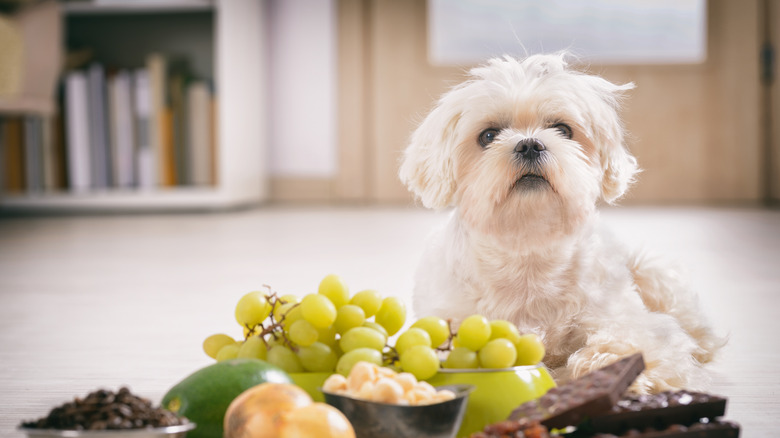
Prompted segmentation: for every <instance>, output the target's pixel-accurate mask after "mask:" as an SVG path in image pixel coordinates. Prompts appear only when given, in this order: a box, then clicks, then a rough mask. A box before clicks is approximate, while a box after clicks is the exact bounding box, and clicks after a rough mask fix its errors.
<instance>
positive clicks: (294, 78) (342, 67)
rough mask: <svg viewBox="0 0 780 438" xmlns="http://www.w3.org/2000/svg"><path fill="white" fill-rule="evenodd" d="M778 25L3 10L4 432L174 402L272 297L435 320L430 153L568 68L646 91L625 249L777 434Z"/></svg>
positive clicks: (613, 10)
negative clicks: (441, 137)
mask: <svg viewBox="0 0 780 438" xmlns="http://www.w3.org/2000/svg"><path fill="white" fill-rule="evenodd" d="M779 26H780V0H740V1H732V0H710V1H705V0H588V1H581V0H545V1H541V0H540V1H531V0H81V1H55V0H0V370H3V372H2V373H0V394H3V397H0V436H4V437H5V436H21V435H22V434H21V433H20V432H17V433H16V434H14V429H15V427H16V426H17V425H18V424H19V422H20V421H21V420H22V419H32V418H37V417H40V416H42V415H45V413H46V412H48V409H50V408H51V407H53V406H55V405H58V404H61V403H62V402H64V401H66V400H69V399H72V397H73V396H74V395H84V394H87V393H88V392H89V391H91V390H94V389H95V388H96V387H99V386H105V387H109V388H118V387H119V386H120V385H125V384H126V385H130V386H131V387H132V389H133V390H134V391H137V392H138V393H139V394H143V395H146V396H148V397H150V398H152V399H154V400H159V397H160V396H162V394H164V393H165V391H166V390H167V389H168V388H170V386H171V385H172V384H173V383H174V382H177V381H178V380H180V379H181V378H182V377H184V376H186V375H187V374H189V373H191V372H193V371H194V370H195V369H197V368H199V367H201V366H205V365H207V364H209V363H211V359H210V358H208V357H207V356H206V355H205V354H204V353H203V351H202V349H201V343H202V341H203V339H205V338H206V337H207V336H208V335H211V334H213V333H219V332H223V331H224V332H225V333H228V334H230V335H231V336H236V337H237V338H238V337H240V336H242V331H241V328H240V327H239V326H238V325H237V324H236V323H235V321H234V318H233V313H234V309H235V303H236V301H237V300H238V299H239V298H240V296H242V295H243V294H244V293H246V292H248V291H250V290H257V289H260V288H261V287H262V285H264V284H268V285H270V286H273V288H274V289H276V290H277V291H279V292H280V293H281V294H287V293H292V294H295V295H297V296H299V297H300V296H303V295H304V294H306V293H309V292H312V291H316V287H317V284H318V282H319V280H320V279H321V278H323V277H324V276H325V275H327V274H329V273H336V274H339V275H341V276H342V277H343V278H344V279H345V281H346V282H347V284H349V285H350V288H351V290H352V292H357V291H359V290H362V289H365V288H372V289H376V290H377V291H379V292H380V293H381V294H382V295H383V296H397V297H400V298H402V299H404V300H405V301H406V302H408V303H411V294H412V290H413V287H414V286H413V284H414V281H413V278H414V272H415V270H416V267H417V262H418V260H419V256H420V254H421V253H422V251H423V249H424V246H425V236H426V235H428V233H429V232H430V230H431V229H432V228H433V227H435V226H436V225H437V224H439V223H441V222H442V221H444V220H446V217H447V214H448V212H447V211H441V212H434V211H426V210H424V209H423V208H422V207H421V206H420V205H419V203H415V202H414V201H413V199H412V196H411V195H410V194H409V193H408V191H407V190H406V189H405V188H404V187H403V186H402V185H401V183H400V182H399V179H398V176H397V172H398V163H399V157H400V155H401V152H402V151H403V149H404V148H405V146H406V143H407V139H408V138H409V135H410V134H411V132H412V131H413V129H414V127H415V126H416V124H417V123H419V121H421V120H422V118H423V117H424V116H425V114H426V112H427V111H428V110H430V109H431V108H432V106H433V104H434V102H435V101H436V99H437V98H438V97H439V96H440V95H441V94H442V93H443V92H445V91H446V90H448V89H449V88H450V87H452V86H454V85H456V84H457V83H459V82H461V81H462V80H464V79H465V77H466V72H467V71H468V69H469V68H471V67H473V66H475V65H479V64H481V63H483V62H484V61H485V60H486V59H487V58H489V57H491V56H500V55H504V54H509V55H514V56H520V57H522V56H525V55H527V54H533V53H538V52H555V51H559V50H567V51H569V52H570V53H571V54H572V56H571V61H572V63H574V64H576V66H577V67H579V68H583V69H587V70H589V71H590V72H592V73H595V74H599V75H603V76H604V77H606V78H607V79H609V80H611V81H614V82H617V83H626V82H633V83H635V84H636V89H635V90H633V91H632V92H630V93H629V95H628V98H627V99H626V101H625V103H624V109H623V116H624V122H625V124H626V127H627V129H628V131H629V132H630V133H631V137H630V139H629V147H630V149H631V151H632V152H633V153H634V154H635V155H636V156H637V159H638V161H639V164H640V166H641V167H642V168H643V169H644V172H643V173H641V174H640V175H639V179H638V182H637V184H636V185H635V186H634V187H633V188H632V189H631V191H630V192H629V193H628V195H627V197H626V198H624V199H623V200H622V201H621V203H622V204H623V206H621V207H618V208H604V209H603V210H602V216H601V217H602V218H603V222H604V224H605V228H607V229H609V230H610V231H612V232H613V233H614V234H615V235H616V236H617V237H618V239H620V240H621V241H625V242H627V244H629V245H631V246H632V247H641V248H643V249H646V250H648V251H649V252H651V253H660V254H661V255H663V256H664V257H665V258H668V259H670V260H671V262H672V263H676V264H677V265H678V266H680V267H681V268H682V270H683V271H684V272H686V273H690V276H689V278H690V279H691V284H692V288H694V289H695V290H696V291H698V292H699V293H700V294H701V296H702V305H703V307H704V308H705V311H706V312H708V314H710V315H712V320H713V321H714V322H715V324H716V326H717V327H718V329H719V331H720V332H722V333H729V335H730V336H731V338H730V339H731V340H730V344H729V346H728V348H727V349H726V350H725V351H724V354H723V357H722V358H721V359H719V362H718V363H717V364H716V366H715V367H714V371H715V373H716V374H715V376H714V379H713V380H714V383H715V386H714V387H713V391H714V392H715V393H719V394H723V395H726V396H729V397H731V400H732V401H731V402H730V404H729V416H730V418H731V419H734V420H736V421H739V422H741V423H742V424H743V425H744V428H745V433H744V434H743V436H745V437H763V436H772V435H773V434H775V432H774V431H775V429H776V424H775V421H774V418H775V417H776V413H777V411H778V410H780V400H779V399H778V397H777V393H778V391H780V370H779V369H778V366H777V364H778V363H780V350H778V349H777V348H771V344H770V346H769V348H767V343H766V342H764V340H765V339H767V336H766V334H767V333H770V334H773V333H777V331H778V330H780V320H778V318H777V315H776V313H777V311H776V309H777V307H778V305H780V303H778V294H777V291H778V285H780V271H778V269H777V260H778V258H779V257H780V210H778V209H777V208H769V207H770V206H776V205H777V204H778V200H780V132H779V131H778V127H780V107H778V105H780V94H778V85H777V80H776V76H777V75H776V72H775V70H776V56H775V49H774V48H775V47H780V27H779ZM171 213H175V214H171ZM409 307H410V314H409V316H408V317H407V322H408V323H409V324H411V322H412V321H413V314H412V309H411V305H410V304H409ZM231 327H232V329H231ZM770 339H771V337H770ZM770 431H771V432H770Z"/></svg>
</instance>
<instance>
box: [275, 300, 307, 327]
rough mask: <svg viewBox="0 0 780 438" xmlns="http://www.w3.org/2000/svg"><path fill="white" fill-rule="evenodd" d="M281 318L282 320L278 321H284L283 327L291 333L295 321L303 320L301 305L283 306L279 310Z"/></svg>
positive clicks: (290, 304)
mask: <svg viewBox="0 0 780 438" xmlns="http://www.w3.org/2000/svg"><path fill="white" fill-rule="evenodd" d="M279 316H280V318H278V319H276V321H277V322H279V321H282V327H284V329H285V330H287V331H290V327H291V326H292V325H293V324H294V323H295V321H298V320H299V319H303V313H302V312H301V305H300V304H299V303H289V304H282V305H281V307H280V308H279ZM274 318H276V317H274ZM282 318H283V319H282Z"/></svg>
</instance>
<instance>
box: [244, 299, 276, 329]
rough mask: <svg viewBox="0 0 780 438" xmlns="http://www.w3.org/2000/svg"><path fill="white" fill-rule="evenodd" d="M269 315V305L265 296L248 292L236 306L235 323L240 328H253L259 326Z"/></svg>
mask: <svg viewBox="0 0 780 438" xmlns="http://www.w3.org/2000/svg"><path fill="white" fill-rule="evenodd" d="M270 314H271V303H269V302H268V299H266V294H265V293H264V292H260V291H254V292H249V293H248V294H246V295H244V296H243V297H241V299H240V300H238V304H236V321H238V323H239V324H241V327H254V326H256V325H258V324H261V323H262V322H263V321H265V319H266V318H268V315H270Z"/></svg>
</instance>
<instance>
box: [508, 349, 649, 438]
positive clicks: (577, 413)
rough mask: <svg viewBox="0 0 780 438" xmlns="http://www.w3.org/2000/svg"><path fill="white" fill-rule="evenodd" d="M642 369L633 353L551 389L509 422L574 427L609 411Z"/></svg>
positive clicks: (556, 427)
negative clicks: (524, 419) (522, 420)
mask: <svg viewBox="0 0 780 438" xmlns="http://www.w3.org/2000/svg"><path fill="white" fill-rule="evenodd" d="M644 369H645V362H644V360H643V359H642V354H641V353H636V354H634V355H631V356H628V357H626V358H623V359H620V360H618V361H617V362H614V363H612V364H611V365H607V366H605V367H603V368H601V369H598V370H596V371H593V372H591V373H589V374H587V375H585V376H582V377H580V378H578V379H575V380H572V381H570V382H568V383H565V384H563V385H561V386H558V387H556V388H552V389H550V390H549V391H548V392H547V393H546V394H545V395H543V396H542V397H540V398H539V399H537V400H532V401H529V402H527V403H524V404H522V405H520V406H519V407H518V408H516V409H515V410H514V411H512V414H511V415H510V416H509V419H510V420H520V419H522V418H528V419H530V420H537V421H540V422H541V423H542V424H544V425H545V426H547V427H549V428H555V429H562V428H565V427H567V426H577V425H578V424H580V422H582V420H584V419H585V418H587V417H593V416H595V415H598V414H601V413H604V412H607V411H609V410H610V409H612V406H613V405H614V404H615V403H616V402H617V401H618V399H620V397H622V396H623V393H624V392H625V391H626V389H628V387H629V386H630V385H631V383H632V382H633V381H634V379H636V377H637V376H638V375H639V373H641V372H642V370H644Z"/></svg>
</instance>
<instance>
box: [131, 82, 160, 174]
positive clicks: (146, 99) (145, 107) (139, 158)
mask: <svg viewBox="0 0 780 438" xmlns="http://www.w3.org/2000/svg"><path fill="white" fill-rule="evenodd" d="M132 85H133V90H132V92H133V111H134V115H135V117H134V122H135V163H136V183H137V186H138V187H139V188H142V189H151V188H153V187H156V186H157V167H156V160H155V158H156V156H155V153H154V149H153V148H152V137H151V136H152V133H151V117H152V91H151V88H150V87H151V85H150V83H149V71H148V70H147V69H146V68H140V69H137V70H135V71H134V72H133V83H132Z"/></svg>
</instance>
